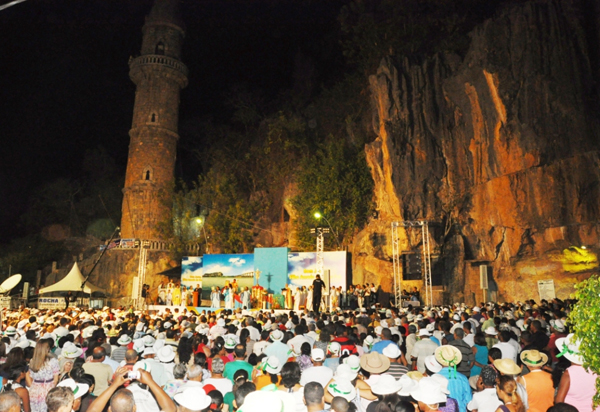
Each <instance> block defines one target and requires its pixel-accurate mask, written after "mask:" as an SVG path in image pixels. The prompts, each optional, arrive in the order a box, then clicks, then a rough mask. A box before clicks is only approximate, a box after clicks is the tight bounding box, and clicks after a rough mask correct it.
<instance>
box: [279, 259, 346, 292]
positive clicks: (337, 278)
mask: <svg viewBox="0 0 600 412" xmlns="http://www.w3.org/2000/svg"><path fill="white" fill-rule="evenodd" d="M287 266H288V279H289V284H290V285H292V286H293V287H298V286H306V287H309V286H310V285H312V283H313V280H314V279H315V274H316V267H317V254H316V253H315V252H300V253H289V254H288V257H287ZM323 268H324V269H325V270H327V269H329V276H330V278H329V284H330V285H331V286H335V287H338V286H341V287H342V289H344V290H345V289H346V252H324V253H323Z"/></svg>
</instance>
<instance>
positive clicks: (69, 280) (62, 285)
mask: <svg viewBox="0 0 600 412" xmlns="http://www.w3.org/2000/svg"><path fill="white" fill-rule="evenodd" d="M84 280H85V277H84V276H83V275H82V274H81V271H80V270H79V266H78V265H77V262H75V264H74V265H73V267H72V268H71V271H70V272H69V273H68V274H67V276H65V277H64V278H63V279H61V280H60V281H58V282H56V283H55V284H53V285H50V286H48V287H45V288H42V289H40V294H44V293H51V292H69V291H71V292H81V291H82V289H81V284H82V283H83V281H84ZM94 292H104V289H101V288H99V287H97V286H94V285H92V284H91V283H90V282H86V283H85V286H84V287H83V293H87V294H90V295H91V294H92V293H94Z"/></svg>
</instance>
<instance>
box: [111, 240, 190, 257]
mask: <svg viewBox="0 0 600 412" xmlns="http://www.w3.org/2000/svg"><path fill="white" fill-rule="evenodd" d="M140 243H141V244H143V245H144V249H147V250H153V251H165V252H168V251H170V250H173V249H174V248H175V244H174V243H173V242H166V241H163V240H140V239H135V242H134V245H133V246H121V245H120V244H119V245H116V246H114V247H111V248H110V249H111V250H114V249H119V250H133V249H138V248H139V247H140ZM183 250H184V252H187V253H188V254H190V255H192V256H196V255H198V254H199V253H200V245H199V244H197V243H195V244H192V245H184V247H183Z"/></svg>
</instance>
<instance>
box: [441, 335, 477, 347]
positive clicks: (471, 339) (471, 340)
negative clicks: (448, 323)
mask: <svg viewBox="0 0 600 412" xmlns="http://www.w3.org/2000/svg"><path fill="white" fill-rule="evenodd" d="M463 340H464V341H465V343H467V344H468V345H469V346H470V347H473V345H475V335H473V334H472V333H469V334H468V335H467V336H465V337H464V338H463ZM440 342H441V341H440Z"/></svg>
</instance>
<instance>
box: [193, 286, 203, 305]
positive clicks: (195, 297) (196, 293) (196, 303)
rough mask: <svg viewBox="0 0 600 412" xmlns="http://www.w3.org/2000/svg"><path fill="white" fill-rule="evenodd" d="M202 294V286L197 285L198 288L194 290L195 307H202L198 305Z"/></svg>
mask: <svg viewBox="0 0 600 412" xmlns="http://www.w3.org/2000/svg"><path fill="white" fill-rule="evenodd" d="M200 292H202V289H200V285H196V288H195V289H194V292H193V293H192V297H193V301H194V307H198V306H200V305H198V303H199V302H200Z"/></svg>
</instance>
